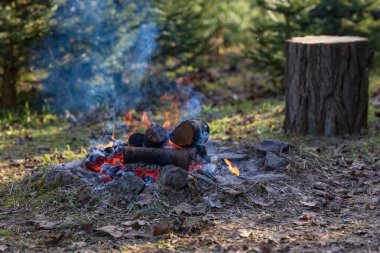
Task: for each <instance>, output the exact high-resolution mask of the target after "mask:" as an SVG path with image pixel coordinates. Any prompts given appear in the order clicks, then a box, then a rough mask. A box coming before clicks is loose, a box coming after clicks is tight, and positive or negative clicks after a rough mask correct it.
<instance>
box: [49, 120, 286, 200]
mask: <svg viewBox="0 0 380 253" xmlns="http://www.w3.org/2000/svg"><path fill="white" fill-rule="evenodd" d="M166 118H167V117H166ZM125 121H126V123H127V127H129V129H130V130H132V131H133V134H131V135H126V140H125V141H121V140H117V139H115V136H114V134H113V132H110V133H108V134H105V135H104V138H103V140H104V141H103V142H104V143H105V144H99V145H95V146H93V147H91V148H90V153H89V154H88V155H87V157H86V158H85V159H83V160H79V161H74V162H70V163H66V164H60V165H55V166H52V167H51V168H49V169H48V171H47V172H46V174H45V176H44V182H43V185H44V187H45V188H50V187H52V186H69V185H85V186H86V187H87V186H89V189H91V193H92V194H93V195H99V194H101V195H102V194H106V195H107V194H108V193H110V194H111V195H114V194H116V195H119V196H122V195H124V194H132V195H136V194H139V193H141V192H142V191H144V189H147V188H148V189H150V188H151V187H153V188H156V187H161V186H164V187H162V188H160V189H166V187H170V188H175V189H182V188H185V187H188V188H189V189H190V190H191V191H192V192H196V193H201V195H203V194H204V193H206V192H208V193H210V192H212V191H213V189H214V190H217V188H218V187H216V186H222V187H226V186H227V187H228V186H231V185H235V186H239V185H241V184H243V183H245V182H248V181H259V180H264V181H266V180H272V179H278V178H281V177H283V176H284V168H285V167H286V166H287V164H288V163H289V161H288V159H287V158H286V157H285V156H283V154H282V153H283V152H286V151H287V149H288V144H286V143H283V142H279V141H263V142H261V143H260V144H259V145H258V146H256V147H255V148H253V149H251V150H250V151H249V155H247V154H245V153H242V152H239V151H237V150H236V148H233V147H231V146H225V145H224V144H223V143H222V142H219V144H218V142H217V141H212V142H208V139H209V134H210V127H209V125H208V124H207V123H206V122H205V121H202V120H199V119H191V120H185V121H182V122H181V123H179V124H178V125H177V126H176V127H172V126H171V124H170V122H168V120H166V121H165V123H164V124H163V126H161V125H159V124H156V123H151V122H150V121H149V119H148V117H147V114H146V113H144V114H143V116H142V119H141V121H140V122H139V124H140V126H139V127H136V126H133V124H132V122H131V117H130V114H127V115H126V116H125ZM141 125H142V126H143V127H144V128H145V129H146V131H145V132H138V131H137V129H141V128H142V127H141Z"/></svg>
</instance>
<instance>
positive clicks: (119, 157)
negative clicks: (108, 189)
mask: <svg viewBox="0 0 380 253" xmlns="http://www.w3.org/2000/svg"><path fill="white" fill-rule="evenodd" d="M175 117H176V118H177V117H178V116H175ZM169 118H170V117H169V112H166V113H165V121H164V123H163V125H162V126H161V125H159V124H157V123H152V122H151V121H150V119H149V117H148V114H147V113H146V112H144V113H143V114H142V117H141V120H140V121H139V122H137V123H136V122H133V117H132V112H131V111H130V112H128V113H127V114H126V115H125V116H124V120H125V123H126V127H127V128H129V129H130V130H132V131H133V134H131V135H126V136H125V137H126V140H125V141H120V140H117V139H115V136H114V133H111V134H108V135H106V137H105V140H106V143H105V144H100V145H97V146H94V147H91V148H90V154H89V155H87V157H86V158H85V161H84V164H85V167H86V168H87V169H89V170H93V171H96V172H98V176H99V177H100V178H101V180H102V181H103V182H104V183H107V182H110V181H113V180H116V179H118V178H120V177H122V176H123V175H125V174H131V175H134V176H137V177H139V178H141V179H142V180H143V181H144V182H145V183H147V184H151V183H155V182H157V180H158V179H159V177H160V174H161V171H162V168H163V167H165V166H175V167H177V168H180V169H182V170H184V171H185V172H187V173H190V172H193V171H196V170H199V169H201V168H203V167H204V165H205V164H207V163H209V162H210V159H209V157H208V155H207V151H206V147H205V143H206V142H207V140H208V139H209V134H210V127H209V125H208V124H207V123H206V122H205V121H203V120H199V119H191V120H185V121H182V122H181V123H180V124H178V125H177V126H175V127H173V126H172V124H171V122H170V119H169ZM141 126H143V127H145V128H146V131H145V133H144V132H137V129H138V128H139V127H141ZM229 166H230V171H231V172H232V173H234V174H235V175H239V171H238V169H237V167H236V166H232V165H230V164H229Z"/></svg>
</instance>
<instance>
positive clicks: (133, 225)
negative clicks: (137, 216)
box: [121, 220, 147, 230]
mask: <svg viewBox="0 0 380 253" xmlns="http://www.w3.org/2000/svg"><path fill="white" fill-rule="evenodd" d="M145 224H147V221H146V220H130V221H125V222H123V223H121V225H123V226H124V227H131V228H132V229H134V230H139V229H140V228H141V227H142V226H144V225H145Z"/></svg>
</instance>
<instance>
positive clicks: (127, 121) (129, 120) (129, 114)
mask: <svg viewBox="0 0 380 253" xmlns="http://www.w3.org/2000/svg"><path fill="white" fill-rule="evenodd" d="M124 121H125V124H126V125H127V127H130V126H131V123H132V111H128V112H127V113H126V114H125V115H124Z"/></svg>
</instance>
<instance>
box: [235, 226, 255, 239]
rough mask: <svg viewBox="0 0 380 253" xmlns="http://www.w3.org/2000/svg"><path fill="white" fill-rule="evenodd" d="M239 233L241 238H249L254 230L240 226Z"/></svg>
mask: <svg viewBox="0 0 380 253" xmlns="http://www.w3.org/2000/svg"><path fill="white" fill-rule="evenodd" d="M238 233H239V236H240V238H247V237H249V236H250V235H251V234H252V231H251V230H249V229H245V228H240V229H238Z"/></svg>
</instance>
